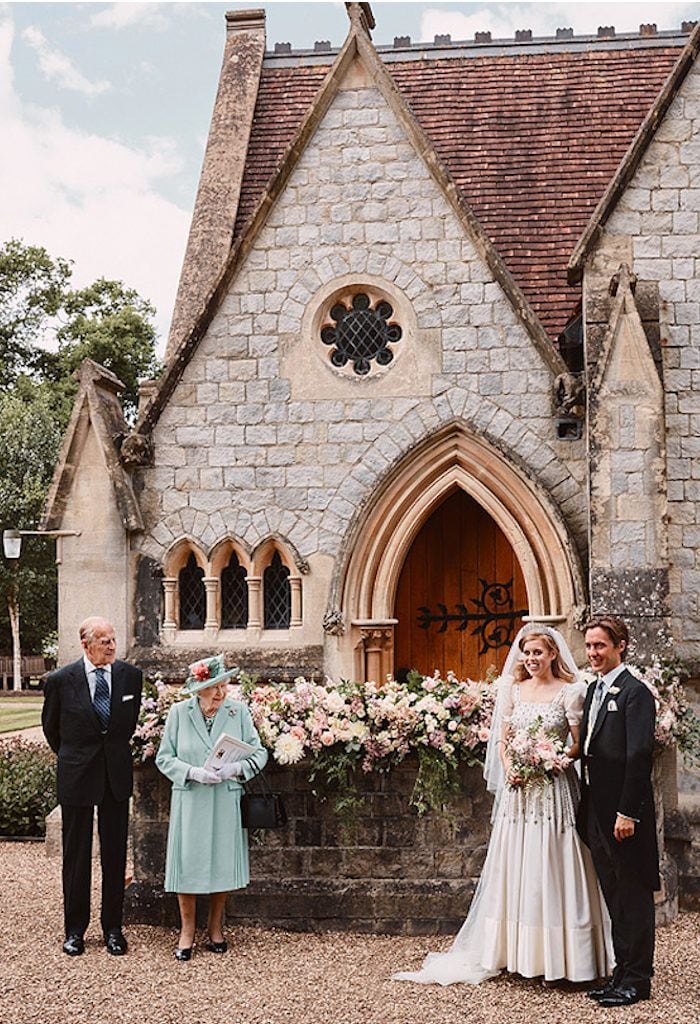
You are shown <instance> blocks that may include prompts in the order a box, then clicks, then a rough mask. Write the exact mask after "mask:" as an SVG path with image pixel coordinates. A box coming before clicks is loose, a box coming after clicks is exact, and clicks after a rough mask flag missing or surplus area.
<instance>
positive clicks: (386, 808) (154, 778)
mask: <svg viewBox="0 0 700 1024" xmlns="http://www.w3.org/2000/svg"><path fill="white" fill-rule="evenodd" d="M416 768H417V763H416V762H414V761H413V759H408V760H407V761H406V762H405V763H404V764H403V765H400V766H399V767H397V768H394V769H393V770H392V771H391V772H390V773H385V774H382V773H378V772H377V773H373V774H371V775H362V776H361V777H360V778H359V779H358V786H359V787H360V789H361V791H362V792H363V793H364V794H365V798H364V809H363V811H362V813H361V814H360V816H359V818H358V819H357V821H356V823H355V824H354V825H353V826H352V827H350V828H348V829H346V830H344V829H343V826H342V823H341V822H340V821H339V819H338V818H337V816H336V815H335V814H334V812H333V809H332V806H331V804H330V803H329V802H321V801H319V800H318V799H316V797H315V796H314V794H313V792H312V786H311V784H310V783H309V780H308V766H306V765H304V764H300V765H297V766H295V767H293V768H280V767H279V766H278V765H274V764H271V765H268V767H267V768H266V770H265V774H266V777H267V778H268V781H269V782H270V785H271V787H272V788H273V790H274V791H276V792H280V793H282V796H283V799H284V803H285V808H286V810H287V813H288V815H289V822H288V824H287V826H286V827H284V828H282V829H279V830H275V831H267V832H260V833H257V834H256V836H254V837H252V840H251V844H250V867H251V882H250V886H249V887H248V888H247V889H245V890H243V891H240V892H234V893H233V894H232V896H231V897H230V899H229V901H228V905H227V919H228V920H229V921H240V922H245V923H246V924H259V925H264V926H266V927H277V928H285V929H288V930H292V931H344V930H350V931H355V932H360V931H364V932H383V933H403V934H409V935H421V934H437V933H440V934H447V935H451V934H454V933H455V932H456V931H457V930H458V929H459V927H460V925H461V924H462V922H463V920H464V918H465V917H466V913H467V910H468V909H469V904H470V902H471V898H472V895H473V892H474V886H475V884H476V882H477V880H478V877H479V874H480V872H481V868H482V865H483V859H484V856H485V854H486V847H487V844H488V838H489V833H490V822H489V818H490V808H491V798H490V797H489V796H488V794H487V793H486V790H485V788H484V781H483V778H482V775H481V770H480V769H479V768H463V769H462V773H461V775H462V786H461V795H460V796H459V798H458V799H457V801H456V802H455V804H454V806H453V807H452V816H451V818H447V817H443V816H440V815H435V814H427V815H425V816H424V817H422V818H419V817H418V816H417V815H416V812H415V811H414V810H413V809H412V808H411V807H410V806H409V799H410V794H411V791H412V789H413V784H414V782H415V777H416ZM169 804H170V785H169V783H168V781H167V780H166V779H165V778H164V777H163V776H162V775H160V773H159V772H158V771H157V769H156V768H155V767H153V766H152V765H151V766H148V767H146V768H140V769H137V771H136V780H135V800H134V818H133V821H132V834H133V847H134V883H133V884H132V886H131V887H130V888H129V890H127V915H128V917H129V919H130V920H132V921H149V922H151V923H156V922H160V923H167V924H175V923H176V922H177V904H176V901H175V897H174V896H173V895H171V894H167V893H164V892H163V889H162V885H163V877H164V871H165V847H166V839H167V829H168V813H169Z"/></svg>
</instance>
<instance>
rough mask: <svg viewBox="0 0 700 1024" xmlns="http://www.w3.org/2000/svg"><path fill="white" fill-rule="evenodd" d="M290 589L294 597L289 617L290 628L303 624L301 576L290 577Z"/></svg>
mask: <svg viewBox="0 0 700 1024" xmlns="http://www.w3.org/2000/svg"><path fill="white" fill-rule="evenodd" d="M289 589H290V591H291V597H292V613H291V616H290V619H289V627H290V629H294V627H295V626H301V624H302V620H301V576H290V577H289Z"/></svg>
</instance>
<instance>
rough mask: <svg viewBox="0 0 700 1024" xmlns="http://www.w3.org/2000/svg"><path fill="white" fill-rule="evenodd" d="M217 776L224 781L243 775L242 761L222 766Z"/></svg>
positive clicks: (217, 770) (230, 762)
mask: <svg viewBox="0 0 700 1024" xmlns="http://www.w3.org/2000/svg"><path fill="white" fill-rule="evenodd" d="M216 774H217V775H218V776H219V778H220V779H222V780H224V779H235V778H236V777H237V776H238V775H242V774H243V764H242V762H241V761H229V763H228V764H222V765H221V767H220V768H217V769H216Z"/></svg>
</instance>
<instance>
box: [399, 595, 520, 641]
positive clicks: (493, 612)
mask: <svg viewBox="0 0 700 1024" xmlns="http://www.w3.org/2000/svg"><path fill="white" fill-rule="evenodd" d="M479 583H480V584H481V595H480V596H479V597H472V598H469V604H472V605H474V607H475V609H476V610H475V611H470V610H469V609H468V608H467V606H466V605H465V604H464V603H463V602H461V601H460V602H458V603H457V604H456V605H455V606H454V607H455V608H456V611H455V612H450V611H448V608H447V605H445V604H442V603H440V602H438V604H437V609H438V610H437V611H436V612H433V611H431V609H430V608H428V607H426V606H425V605H422V606H421V607H420V608H419V609H418V625H419V627H420V628H421V629H430V627H431V625H433V624H434V623H439V627H438V633H445V632H446V631H447V628H448V626H449V624H450V622H455V623H457V629H458V630H459V632H460V633H463V632H464V631H465V630H466V629H467V628H468V627H469V626H470V624H471V623H476V625H475V626H474V628H473V629H472V631H471V634H470V635H471V636H478V637H479V639H480V641H481V647H480V650H479V654H486V652H487V651H490V650H491V651H495V650H498V648H499V647H505V646H506V645H507V644H510V643H511V642H512V639H513V627H514V626H515V623H516V621H517V620H518V619H521V618H522V617H523V615H527V613H528V610H527V608H518V609H516V608H513V580H512V579H510V580H508V582H507V583H487V581H486V580H482V579H480V580H479Z"/></svg>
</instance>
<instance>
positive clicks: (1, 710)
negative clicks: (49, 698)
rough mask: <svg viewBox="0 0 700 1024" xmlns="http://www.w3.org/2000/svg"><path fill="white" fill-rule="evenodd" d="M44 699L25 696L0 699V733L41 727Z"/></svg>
mask: <svg viewBox="0 0 700 1024" xmlns="http://www.w3.org/2000/svg"><path fill="white" fill-rule="evenodd" d="M43 703H44V698H43V697H40V696H34V695H31V694H27V696H26V697H25V696H22V697H8V698H7V700H3V699H2V697H0V733H3V732H14V731H15V729H29V728H31V727H32V726H34V725H41V706H42V704H43Z"/></svg>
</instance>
